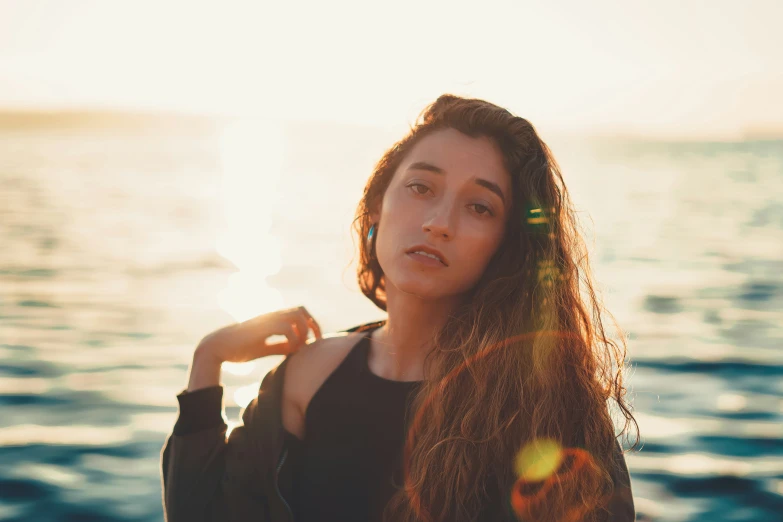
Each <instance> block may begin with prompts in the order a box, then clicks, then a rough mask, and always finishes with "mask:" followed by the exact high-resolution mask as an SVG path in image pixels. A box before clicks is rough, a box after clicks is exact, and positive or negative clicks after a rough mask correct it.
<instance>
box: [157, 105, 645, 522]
mask: <svg viewBox="0 0 783 522" xmlns="http://www.w3.org/2000/svg"><path fill="white" fill-rule="evenodd" d="M354 226H355V228H356V230H357V231H358V232H359V234H360V237H361V238H366V239H365V240H364V241H362V242H361V246H360V256H361V258H360V264H359V271H358V279H359V285H360V288H361V289H362V292H363V293H364V294H365V295H366V296H367V297H368V298H369V299H370V300H372V301H373V303H375V304H376V306H378V307H379V308H381V309H382V310H384V311H386V312H387V314H388V317H387V319H385V320H383V321H379V322H377V323H370V324H365V325H359V326H357V327H354V328H351V329H349V330H346V331H343V332H341V334H338V335H335V336H327V337H324V336H322V335H321V331H320V327H319V326H318V324H317V322H316V321H315V320H314V319H313V318H312V317H311V316H310V314H309V313H308V312H307V311H306V310H305V309H304V308H303V307H300V308H296V309H293V310H284V311H280V312H275V313H272V314H265V315H262V316H259V317H257V318H254V319H252V320H250V321H246V322H244V323H240V324H236V325H231V326H228V327H226V328H222V329H220V330H218V331H216V332H213V333H212V334H210V335H208V336H207V337H205V338H204V339H203V340H202V342H201V343H200V344H199V346H198V348H197V349H196V351H195V355H194V361H193V365H192V367H191V374H190V381H189V385H188V389H187V390H186V391H184V392H183V393H181V394H180V395H178V400H179V402H180V416H179V418H178V420H177V425H175V428H174V431H173V433H172V434H171V436H170V437H169V439H168V440H167V442H166V446H165V447H164V450H163V454H162V460H163V485H164V507H165V511H166V516H167V519H168V520H169V522H176V521H179V520H297V521H298V522H299V521H305V520H307V521H309V520H316V519H317V520H389V521H392V520H393V521H404V520H427V521H463V520H465V521H467V520H536V521H566V520H571V521H576V520H612V521H626V520H633V519H634V506H633V499H632V495H631V489H630V480H629V476H628V471H627V468H626V465H625V460H624V458H623V455H622V452H621V451H620V446H619V444H618V443H617V440H616V436H615V429H614V424H613V421H612V418H611V416H610V412H609V409H608V404H607V401H610V400H611V401H612V402H614V403H615V405H616V407H617V411H619V412H620V414H621V415H622V417H623V418H624V426H623V429H622V432H627V431H628V429H629V426H630V424H631V423H633V424H634V425H635V421H634V419H633V416H632V414H631V411H630V408H629V405H628V404H627V402H626V400H625V388H624V386H623V379H622V377H623V366H624V363H625V360H624V358H625V343H624V339H623V337H622V336H621V337H620V343H619V344H618V343H615V342H613V341H611V340H610V339H608V338H607V337H606V335H605V333H604V329H603V325H602V322H601V317H600V312H601V308H600V306H599V305H600V303H599V301H598V299H597V298H596V294H595V292H594V290H593V287H592V284H591V281H590V275H589V266H588V264H587V256H586V253H585V250H584V245H583V243H582V241H581V238H580V236H579V234H578V233H577V223H576V220H575V217H574V214H573V210H572V208H571V204H570V201H569V198H568V193H567V190H566V188H565V186H564V184H563V180H562V177H561V175H560V172H559V168H558V166H557V163H556V162H555V159H554V158H553V156H552V153H551V152H550V151H549V149H548V147H547V146H546V144H545V143H544V142H543V141H542V140H541V139H540V138H539V137H538V135H537V134H536V132H535V130H534V128H533V126H532V125H531V124H530V123H529V122H528V121H526V120H525V119H523V118H520V117H517V116H513V115H512V114H510V113H509V112H508V111H507V110H505V109H503V108H501V107H498V106H496V105H493V104H491V103H488V102H486V101H483V100H478V99H466V98H460V97H457V96H453V95H443V96H440V97H439V98H438V99H437V100H436V101H435V102H434V103H432V104H431V105H430V106H428V107H427V108H426V109H425V110H424V111H423V112H422V114H421V115H420V118H419V120H418V121H417V124H416V125H415V126H414V127H412V128H411V130H410V132H409V133H408V134H407V135H406V136H405V137H404V138H403V139H402V140H400V141H399V142H398V143H396V144H395V145H394V146H393V147H391V148H390V149H389V150H388V151H387V152H386V153H385V154H384V155H383V157H382V158H381V160H380V161H379V162H378V164H377V165H376V167H375V170H374V172H373V174H372V175H371V177H370V179H369V181H368V183H367V186H366V187H365V191H364V195H363V197H362V200H361V202H360V204H359V208H358V210H357V215H356V220H355V222H354ZM580 282H582V283H584V285H585V286H584V288H582V289H581V290H582V291H583V293H582V292H580ZM582 296H585V297H586V300H587V301H586V302H583V299H582ZM309 330H312V331H313V333H314V335H315V337H316V340H315V341H314V342H312V343H307V336H308V332H309ZM276 334H277V335H285V336H286V337H287V339H288V341H287V342H285V343H279V344H269V343H267V342H266V339H267V338H268V337H269V336H271V335H276ZM271 354H284V355H286V357H285V359H284V360H283V362H282V363H281V364H280V365H279V366H278V367H277V368H275V369H273V370H272V371H270V372H269V373H268V374H267V375H266V376H265V377H264V379H263V382H262V383H261V386H260V389H259V396H258V397H257V398H256V399H254V400H253V401H252V402H251V403H250V404H249V405H248V407H247V408H246V409H245V410H244V412H243V415H242V418H243V424H242V425H240V426H238V427H237V428H235V429H234V430H233V431H231V433H230V436H229V437H228V439H227V440H226V438H225V435H226V431H227V429H226V425H225V423H224V422H223V419H222V416H221V407H222V387H221V386H220V384H219V382H220V364H221V363H222V362H224V361H234V362H241V361H247V360H251V359H255V358H258V357H262V356H265V355H271ZM637 431H638V430H637ZM636 443H638V436H637V440H636Z"/></svg>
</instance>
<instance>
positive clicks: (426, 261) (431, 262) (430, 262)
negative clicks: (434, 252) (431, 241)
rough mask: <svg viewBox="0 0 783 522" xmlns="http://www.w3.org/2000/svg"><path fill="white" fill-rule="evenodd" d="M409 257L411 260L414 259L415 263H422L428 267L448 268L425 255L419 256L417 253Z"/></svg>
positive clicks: (412, 253)
mask: <svg viewBox="0 0 783 522" xmlns="http://www.w3.org/2000/svg"><path fill="white" fill-rule="evenodd" d="M408 256H409V257H410V258H411V259H413V260H414V261H416V262H418V263H421V264H423V265H426V266H439V267H441V268H445V267H446V265H444V264H443V263H441V262H440V261H438V260H437V259H433V258H431V257H428V256H425V255H422V254H417V253H415V252H411V253H410V254H408Z"/></svg>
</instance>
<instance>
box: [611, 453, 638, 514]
mask: <svg viewBox="0 0 783 522" xmlns="http://www.w3.org/2000/svg"><path fill="white" fill-rule="evenodd" d="M612 456H613V457H614V458H613V462H612V464H613V467H612V471H611V475H612V479H613V480H614V493H613V494H612V497H611V498H610V499H609V504H608V506H607V507H606V509H607V510H608V513H606V514H605V515H604V517H605V518H604V520H605V521H606V522H633V521H634V520H636V509H635V507H634V504H633V494H632V491H631V475H630V474H629V473H628V465H627V464H626V463H625V456H623V451H622V448H621V447H620V444H619V443H618V442H617V441H615V445H614V453H613V455H612Z"/></svg>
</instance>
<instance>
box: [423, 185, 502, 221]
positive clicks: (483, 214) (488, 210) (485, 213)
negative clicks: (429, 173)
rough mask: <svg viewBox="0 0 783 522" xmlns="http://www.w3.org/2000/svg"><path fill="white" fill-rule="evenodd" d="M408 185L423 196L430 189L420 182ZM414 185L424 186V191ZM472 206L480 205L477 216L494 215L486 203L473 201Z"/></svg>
mask: <svg viewBox="0 0 783 522" xmlns="http://www.w3.org/2000/svg"><path fill="white" fill-rule="evenodd" d="M408 187H410V188H413V190H414V191H416V194H418V195H420V196H423V195H424V194H426V193H427V190H429V189H430V188H429V187H428V186H427V185H423V184H421V183H411V184H410V185H408ZM414 187H424V188H425V189H426V190H425V191H424V192H420V191H419V189H418V188H414ZM472 206H474V207H481V208H483V209H484V210H483V211H482V212H478V211H477V212H476V214H478V215H479V216H494V215H495V213H494V212H492V209H490V208H489V207H488V206H486V205H482V204H480V203H474V204H473V205H472Z"/></svg>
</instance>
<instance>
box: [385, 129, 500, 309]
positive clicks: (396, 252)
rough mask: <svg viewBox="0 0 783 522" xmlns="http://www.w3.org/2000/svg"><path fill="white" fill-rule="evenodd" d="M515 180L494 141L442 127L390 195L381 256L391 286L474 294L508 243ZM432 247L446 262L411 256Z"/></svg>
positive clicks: (420, 146) (419, 148)
mask: <svg viewBox="0 0 783 522" xmlns="http://www.w3.org/2000/svg"><path fill="white" fill-rule="evenodd" d="M511 201H512V199H511V179H510V176H509V174H508V172H507V171H506V169H505V167H504V166H503V160H502V155H501V152H500V149H499V148H498V146H497V145H496V144H495V142H494V141H492V140H491V139H489V138H484V137H481V138H471V137H469V136H466V135H465V134H462V133H461V132H459V131H457V130H454V129H450V128H449V129H443V130H439V131H436V132H434V133H433V134H430V135H428V136H425V137H424V138H422V139H421V140H419V141H418V142H417V143H416V145H415V146H414V147H413V148H412V149H411V151H410V152H409V153H408V155H407V156H406V157H405V159H404V160H403V161H402V163H401V164H400V166H399V168H398V169H397V171H396V172H395V174H394V177H393V178H392V181H391V183H390V185H389V187H388V189H387V190H386V193H385V194H384V197H383V202H382V204H381V208H380V210H379V213H373V214H372V219H373V223H377V227H378V237H377V239H376V255H377V257H378V262H379V263H380V265H381V268H382V269H383V272H384V276H385V279H386V284H387V288H388V286H389V284H393V285H394V286H395V287H396V288H398V289H399V290H401V291H403V292H406V293H411V294H416V295H418V296H420V297H422V298H430V299H435V298H442V297H448V296H453V295H457V294H462V293H464V292H466V291H468V290H470V289H471V288H472V287H473V286H474V285H475V284H476V283H477V282H478V280H479V278H480V277H481V275H482V274H483V273H484V270H485V268H486V266H487V264H488V263H489V260H490V259H491V258H492V256H493V255H494V253H495V251H496V250H497V248H498V247H499V246H500V243H501V241H502V239H503V234H504V231H505V222H506V216H507V215H508V213H509V211H510V205H511ZM416 245H426V246H429V247H431V248H433V249H436V250H438V251H440V252H441V253H442V257H443V258H444V261H445V262H446V265H447V266H446V265H442V264H437V265H435V266H431V265H428V264H426V263H424V262H422V261H420V260H417V256H415V255H411V254H409V253H408V251H409V250H410V249H411V248H412V247H415V246H416Z"/></svg>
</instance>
